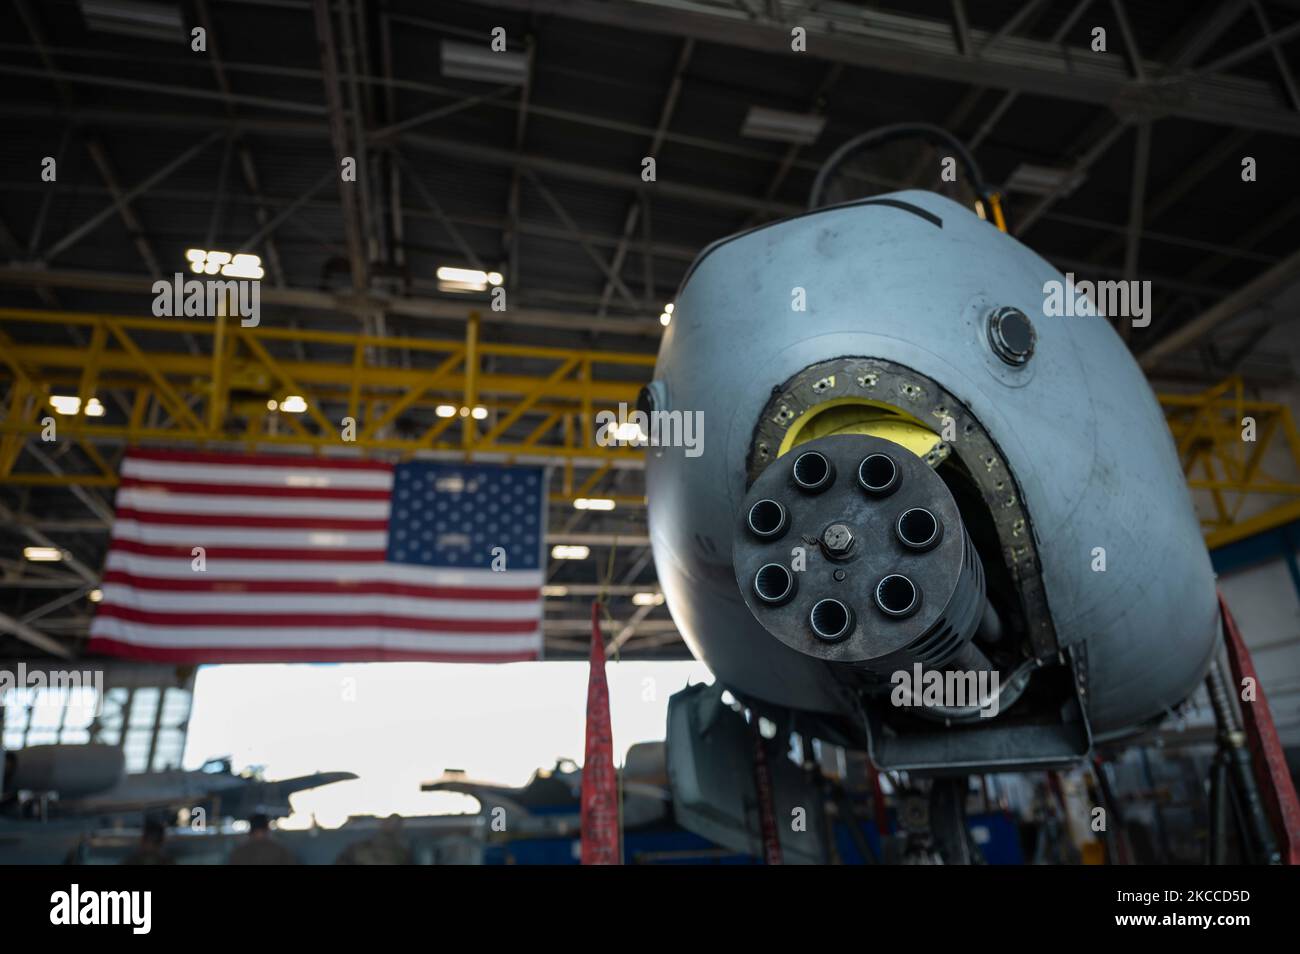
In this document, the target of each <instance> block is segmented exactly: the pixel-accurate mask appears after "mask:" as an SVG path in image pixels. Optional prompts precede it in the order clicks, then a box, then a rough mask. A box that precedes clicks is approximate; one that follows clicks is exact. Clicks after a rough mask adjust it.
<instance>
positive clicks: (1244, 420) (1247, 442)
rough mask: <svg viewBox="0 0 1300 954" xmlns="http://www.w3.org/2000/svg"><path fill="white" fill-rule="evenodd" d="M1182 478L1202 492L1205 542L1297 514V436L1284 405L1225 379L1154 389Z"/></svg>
mask: <svg viewBox="0 0 1300 954" xmlns="http://www.w3.org/2000/svg"><path fill="white" fill-rule="evenodd" d="M1159 398H1160V405H1161V407H1162V408H1163V409H1164V412H1165V416H1166V418H1167V419H1168V421H1169V430H1170V431H1171V432H1172V433H1173V435H1174V443H1175V445H1176V446H1177V448H1178V454H1179V458H1180V459H1181V461H1182V465H1183V471H1184V473H1185V474H1186V475H1187V485H1188V487H1190V488H1191V489H1192V491H1193V492H1194V494H1193V495H1194V496H1198V494H1197V493H1196V492H1201V493H1203V494H1204V498H1203V499H1208V502H1209V505H1210V507H1211V508H1212V509H1213V512H1214V513H1213V516H1212V517H1209V518H1205V519H1202V521H1201V522H1202V525H1203V526H1204V527H1205V536H1206V543H1207V544H1208V545H1209V546H1210V548H1211V549H1213V548H1215V547H1219V546H1223V545H1225V544H1228V543H1232V542H1233V541H1235V540H1241V539H1244V538H1245V537H1248V536H1251V535H1253V534H1256V533H1260V532H1262V531H1264V530H1270V529H1272V528H1273V527H1277V526H1281V525H1282V524H1285V523H1290V522H1291V521H1292V520H1296V519H1300V435H1298V434H1297V431H1296V425H1295V419H1294V417H1293V415H1292V413H1291V408H1290V407H1289V406H1288V405H1286V404H1282V403H1280V402H1276V401H1255V400H1248V399H1247V398H1246V397H1245V384H1244V383H1243V382H1242V380H1241V379H1240V378H1238V377H1231V378H1228V379H1226V380H1224V381H1222V382H1220V383H1219V384H1216V385H1215V386H1214V387H1212V388H1209V389H1207V390H1205V391H1202V392H1200V393H1199V394H1162V395H1160V396H1159Z"/></svg>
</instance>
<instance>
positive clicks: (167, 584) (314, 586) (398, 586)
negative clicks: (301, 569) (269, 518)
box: [104, 551, 539, 600]
mask: <svg viewBox="0 0 1300 954" xmlns="http://www.w3.org/2000/svg"><path fill="white" fill-rule="evenodd" d="M185 555H186V558H187V559H188V556H189V551H186V554H185ZM104 582H105V583H124V584H126V585H127V586H133V587H135V588H136V589H137V590H161V591H169V592H185V593H330V594H337V595H339V596H414V597H420V598H423V599H431V600H535V599H537V597H538V593H539V590H538V588H537V587H535V586H534V587H531V588H530V587H520V588H516V589H493V588H491V587H475V586H420V585H418V584H415V583H398V582H396V581H389V580H374V581H370V582H365V583H353V582H349V581H347V580H203V579H171V578H169V577H153V576H135V575H134V574H131V573H127V572H125V571H123V570H109V571H108V572H107V573H105V574H104Z"/></svg>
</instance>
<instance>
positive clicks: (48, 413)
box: [0, 308, 1300, 548]
mask: <svg viewBox="0 0 1300 954" xmlns="http://www.w3.org/2000/svg"><path fill="white" fill-rule="evenodd" d="M51 325H61V326H64V327H65V328H71V329H75V333H76V334H77V335H78V337H79V338H80V339H81V340H84V341H85V344H84V345H76V344H49V343H46V342H48V340H49V339H50V338H52V337H53V336H52V335H43V336H39V337H40V338H41V342H40V343H36V342H32V341H29V340H28V339H30V338H33V337H37V336H33V335H31V334H30V331H31V329H32V328H33V327H35V326H51ZM24 326H25V327H26V330H27V333H26V334H18V335H17V336H15V334H14V331H15V330H16V329H19V328H23V327H24ZM186 335H190V336H193V338H194V339H195V341H196V342H197V341H201V340H202V339H204V338H207V339H210V341H208V342H205V344H206V345H207V347H203V346H199V347H197V348H195V349H194V350H191V349H189V348H187V347H185V346H184V344H183V342H184V340H185V336H186ZM160 342H165V344H160ZM276 342H281V343H285V344H288V345H289V346H290V348H291V349H296V348H297V347H298V346H307V345H313V346H315V347H316V350H317V351H318V352H319V353H318V354H316V355H313V357H312V358H311V359H310V360H301V359H298V358H289V357H285V356H284V355H283V353H281V346H279V345H275V344H274V343H276ZM273 348H274V349H275V350H276V353H275V354H273V353H272V349H273ZM404 349H405V350H407V351H409V352H411V354H412V355H413V356H416V355H427V356H429V357H428V359H427V361H426V364H427V365H428V366H426V367H418V368H417V367H402V366H398V365H396V364H391V363H389V362H391V361H396V360H397V356H398V354H399V353H400V352H401V351H402V350H404ZM497 358H517V359H531V363H534V364H536V365H537V367H538V370H536V371H534V372H531V373H509V374H507V373H501V372H499V371H497V370H494V369H493V368H492V365H493V363H494V359H497ZM417 360H418V358H417ZM654 363H655V358H654V356H653V355H649V354H634V353H626V352H614V351H571V350H567V349H563V348H549V347H537V346H529V345H510V344H493V343H490V342H484V341H482V340H480V336H479V320H478V317H477V315H474V314H471V315H470V317H469V320H468V321H467V322H466V327H465V336H464V338H463V339H461V340H449V339H444V340H430V339H427V338H399V337H377V336H371V335H363V334H347V333H341V332H329V331H311V330H306V329H294V328H268V327H264V326H259V327H256V328H245V327H242V326H241V325H240V323H239V321H238V319H237V318H217V319H212V320H201V321H192V320H186V319H179V318H137V317H130V316H124V315H105V314H90V313H82V312H60V311H46V310H37V309H19V308H0V379H3V378H6V377H7V378H8V384H9V389H8V401H7V403H6V404H5V405H4V407H3V409H0V410H2V412H3V414H4V417H3V420H0V483H8V484H27V485H37V486H57V485H64V486H66V485H80V486H102V487H110V486H115V485H116V484H117V479H118V478H117V474H116V472H115V471H114V469H113V468H112V467H111V466H110V465H109V464H108V462H107V461H105V459H104V457H103V455H102V454H101V453H100V450H99V447H98V446H97V445H98V444H102V443H105V442H108V443H111V444H118V445H120V444H124V443H125V444H136V443H141V444H149V443H152V444H176V445H191V446H208V447H252V446H258V447H263V448H265V447H273V446H277V445H283V446H285V447H295V448H299V449H301V448H304V447H306V448H312V449H315V450H317V451H323V450H325V449H326V448H339V447H348V446H352V447H355V448H357V449H358V450H360V451H361V452H363V453H367V454H379V455H381V456H387V457H402V456H409V455H413V454H416V453H420V452H429V451H441V452H450V453H456V454H457V455H463V456H464V457H465V459H471V460H472V459H475V458H480V459H481V458H483V457H489V458H490V459H495V460H506V461H510V460H538V459H545V460H548V461H549V462H551V463H554V464H555V465H556V466H557V467H558V468H559V470H560V472H561V475H562V479H561V480H560V481H559V482H558V483H559V486H558V487H557V486H555V485H553V487H552V489H553V491H555V492H554V494H553V499H554V500H557V501H572V500H574V499H576V498H580V497H585V496H594V495H595V494H593V493H592V490H593V488H594V487H595V486H596V484H597V482H598V481H599V480H600V479H601V478H602V477H604V476H605V475H606V474H607V473H609V471H610V469H611V468H613V467H615V466H619V465H620V463H623V464H624V465H626V464H627V463H632V464H633V465H635V463H636V462H638V461H639V460H640V458H641V455H642V454H643V451H642V450H640V449H638V448H636V447H631V446H626V445H623V444H609V443H608V442H607V443H602V442H601V441H599V440H597V435H596V433H595V420H596V414H597V412H599V411H601V410H616V409H617V408H618V406H619V405H620V404H622V405H626V406H627V407H628V408H633V407H635V405H636V400H637V395H638V393H639V391H640V388H641V385H642V384H643V383H644V382H646V381H648V380H649V379H650V376H651V374H652V371H653V368H654ZM110 394H113V395H115V396H116V397H117V398H119V399H121V400H122V401H123V402H124V403H125V405H126V408H127V409H128V410H129V413H127V414H126V417H127V420H126V423H125V424H107V423H103V422H102V421H101V419H100V418H95V417H90V416H87V414H86V411H87V409H88V408H90V407H91V406H92V404H91V399H92V398H96V399H97V400H98V401H100V402H101V404H102V403H103V402H105V401H106V400H107V399H108V398H107V396H108V395H110ZM54 395H76V396H77V397H78V399H79V400H78V401H77V402H76V410H75V412H74V413H71V414H69V413H62V412H60V411H59V410H57V409H56V408H54V407H53V405H52V404H51V403H50V399H51V397H52V396H54ZM286 396H294V397H298V398H301V400H302V403H303V404H304V405H305V407H302V409H301V411H300V412H298V413H291V412H289V411H286V410H284V409H282V408H280V407H279V404H280V402H282V401H283V399H284V398H285V397H286ZM1159 400H1160V403H1161V406H1162V407H1163V408H1164V410H1165V414H1166V416H1167V418H1168V420H1169V426H1170V430H1171V431H1172V433H1173V435H1174V440H1175V443H1176V445H1177V447H1178V451H1179V454H1180V456H1181V459H1182V462H1183V469H1184V472H1185V473H1186V475H1187V481H1188V486H1189V487H1190V488H1191V489H1192V490H1193V492H1194V495H1195V496H1197V497H1198V498H1202V497H1203V498H1204V500H1206V501H1208V509H1210V510H1212V513H1211V515H1210V516H1208V517H1206V518H1205V519H1204V520H1203V524H1204V526H1205V530H1206V540H1207V543H1208V544H1209V546H1210V547H1211V548H1213V547H1216V546H1221V545H1223V544H1226V543H1230V542H1232V541H1234V540H1239V539H1242V538H1244V537H1247V536H1250V535H1251V534H1254V533H1259V532H1261V531H1263V530H1268V529H1270V528H1272V527H1276V526H1280V525H1282V524H1284V523H1288V522H1290V521H1292V520H1296V519H1300V436H1298V435H1297V431H1296V426H1295V422H1294V419H1293V417H1292V414H1291V410H1290V408H1289V407H1288V406H1287V405H1285V404H1281V403H1278V402H1270V401H1255V400H1247V399H1246V397H1245V395H1244V385H1243V383H1242V381H1241V380H1240V379H1239V378H1230V379H1228V380H1226V381H1224V382H1222V383H1220V384H1218V385H1216V386H1215V387H1213V388H1210V389H1208V390H1206V391H1204V392H1201V393H1198V394H1186V395H1182V394H1161V395H1159ZM271 402H275V404H276V407H275V408H274V409H272V408H271V407H270V406H269V404H270V403H271ZM322 402H327V403H328V404H329V405H330V406H332V407H342V408H343V409H344V414H342V415H340V417H341V418H351V420H352V422H353V426H352V428H351V433H350V436H351V438H352V439H350V440H345V434H346V433H347V431H346V430H345V421H344V420H343V419H340V420H331V419H329V418H327V417H326V415H325V413H324V411H323V403H322ZM67 407H68V405H66V404H65V405H64V410H66V409H67ZM439 408H441V409H442V410H441V414H440V413H439V411H438V409H439ZM476 408H483V409H485V410H486V416H485V417H483V418H482V419H480V418H476V417H475V416H474V413H473V412H474V409H476ZM417 409H420V410H423V411H425V413H424V414H423V415H421V418H420V419H421V421H428V420H430V419H431V418H432V419H433V420H434V423H431V424H424V425H422V426H421V429H420V431H419V433H414V432H411V431H410V430H409V428H408V429H405V430H404V432H403V433H394V425H395V424H398V423H399V422H401V421H402V420H403V415H406V414H408V412H412V411H415V410H417ZM430 412H432V413H430ZM449 412H450V413H449ZM480 414H482V412H480ZM442 415H446V416H442ZM50 417H53V418H54V419H55V421H56V424H57V432H58V436H59V438H60V439H61V440H70V441H73V442H75V443H76V445H77V446H78V447H79V448H80V449H81V450H82V451H83V452H84V453H85V455H86V456H87V458H88V459H89V460H90V461H91V462H93V464H94V466H95V467H96V468H97V471H98V472H97V473H75V474H61V475H59V474H51V473H49V472H47V471H42V472H39V473H38V472H25V471H18V470H16V469H15V467H16V465H17V463H18V460H19V458H20V451H21V449H22V447H23V445H24V444H25V443H26V441H28V440H29V439H32V438H34V437H35V438H39V437H40V435H41V432H42V429H43V425H42V421H43V420H45V419H48V418H50ZM1247 419H1249V423H1250V425H1251V426H1250V427H1249V428H1247V424H1246V422H1247ZM406 420H408V421H409V418H407V419H406ZM521 420H522V421H526V423H527V425H529V427H528V429H527V431H526V433H525V434H524V435H523V436H522V437H521V436H518V433H519V431H520V430H521V429H520V428H516V429H515V430H516V436H514V437H507V433H508V432H509V431H510V430H511V429H512V428H514V427H515V425H517V424H518V423H519V422H520V421H521ZM1247 434H1249V437H1253V440H1251V439H1247V438H1246V435H1247ZM1273 471H1278V473H1273ZM1283 471H1284V473H1282V472H1283ZM579 472H581V474H580V473H579ZM580 477H581V479H580ZM614 500H615V501H616V503H617V504H618V505H620V506H629V505H630V506H638V505H641V504H643V503H644V499H643V498H641V497H639V496H627V495H624V496H621V497H620V496H615V497H614Z"/></svg>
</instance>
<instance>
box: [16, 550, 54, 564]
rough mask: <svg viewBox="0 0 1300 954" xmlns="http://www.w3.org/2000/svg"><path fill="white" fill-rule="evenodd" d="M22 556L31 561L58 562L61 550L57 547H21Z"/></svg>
mask: <svg viewBox="0 0 1300 954" xmlns="http://www.w3.org/2000/svg"><path fill="white" fill-rule="evenodd" d="M23 558H24V559H26V560H31V561H32V562H33V563H58V562H60V561H61V560H62V559H63V551H62V550H60V549H59V548H58V547H23Z"/></svg>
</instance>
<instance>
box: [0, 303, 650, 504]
mask: <svg viewBox="0 0 1300 954" xmlns="http://www.w3.org/2000/svg"><path fill="white" fill-rule="evenodd" d="M52 325H57V326H62V327H68V326H75V327H80V328H84V329H86V330H87V331H88V332H89V334H90V340H91V345H90V347H88V348H86V347H80V346H77V345H74V344H51V343H49V340H48V339H49V336H48V333H46V332H44V331H43V330H42V329H45V328H48V327H49V326H52ZM478 327H479V326H478V321H477V319H476V318H475V317H471V320H470V322H469V323H468V325H467V333H466V337H465V339H464V340H454V339H444V340H430V339H427V338H403V337H381V336H373V335H359V334H345V333H338V332H326V331H311V330H305V329H290V328H266V327H256V328H245V327H242V326H241V325H240V323H239V321H238V320H237V319H235V318H219V319H215V320H186V319H168V318H135V317H128V316H120V315H103V314H87V313H76V312H72V313H70V312H52V311H40V310H25V309H14V308H4V309H0V335H4V338H3V339H0V340H3V341H4V348H3V351H4V363H3V364H0V373H4V372H7V374H6V375H5V377H0V381H4V380H6V378H7V382H8V385H9V388H8V401H7V403H6V415H5V419H4V421H3V423H0V482H5V483H15V484H29V485H60V484H63V485H81V486H113V485H115V484H116V475H115V474H114V473H113V471H112V468H111V467H109V466H108V464H107V462H106V461H105V460H104V459H103V458H102V457H101V456H100V455H99V452H98V451H97V450H96V449H95V445H97V444H103V443H109V444H118V445H120V444H134V443H173V444H179V445H205V446H212V445H221V444H229V445H242V446H245V447H249V446H284V447H289V446H295V447H299V448H311V449H313V450H316V451H324V450H327V449H337V450H341V451H346V450H348V449H352V448H355V449H358V450H361V451H363V452H381V453H383V454H384V455H385V456H390V457H395V456H404V455H410V454H414V453H421V452H437V451H453V450H454V451H456V452H458V453H459V454H463V455H465V456H467V457H469V458H470V459H475V458H479V459H482V458H487V459H504V460H521V461H522V460H529V461H534V460H544V461H547V462H550V463H558V464H563V465H564V468H565V481H564V485H565V488H566V491H569V490H571V489H572V488H573V487H574V484H575V481H574V477H573V471H574V469H575V468H583V469H586V470H591V471H593V476H592V478H591V479H588V480H586V481H585V482H584V483H582V484H581V486H579V487H578V489H577V491H576V493H571V494H569V496H582V494H583V493H584V492H589V491H590V490H591V489H592V488H593V487H594V486H595V485H596V481H597V480H598V479H599V478H600V477H602V476H604V475H605V474H606V473H608V471H609V470H611V469H613V468H639V467H640V466H641V465H642V462H643V453H642V451H640V450H638V449H637V448H634V447H628V446H620V445H610V446H605V445H604V444H602V442H601V441H599V440H597V435H596V433H595V427H594V419H595V415H596V413H598V412H599V411H601V410H605V409H609V410H613V411H615V413H617V409H618V407H619V405H620V404H621V405H625V406H628V407H632V406H634V405H635V403H636V399H637V395H638V393H639V391H640V388H641V386H642V385H643V384H644V383H645V382H646V381H648V380H649V378H650V375H651V371H652V368H653V366H654V361H655V359H654V356H653V355H648V354H635V353H624V352H610V351H570V350H565V349H561V348H546V347H534V346H527V345H511V344H495V343H492V342H490V341H480V340H479V336H478ZM185 335H192V336H194V338H195V339H196V340H197V341H198V342H200V345H201V347H200V352H199V353H197V354H195V353H191V352H189V351H188V350H183V349H182V346H181V344H180V341H181V338H182V337H183V336H185ZM299 346H301V347H304V348H311V349H312V350H313V352H314V355H313V356H312V357H311V358H310V359H306V360H304V359H299V358H296V357H288V356H286V353H287V352H289V351H291V350H293V349H294V348H296V347H299ZM399 349H404V350H405V351H407V352H408V353H409V354H411V355H412V358H413V360H412V366H410V367H406V368H402V367H389V366H384V365H379V364H376V363H374V359H375V356H376V355H380V354H382V353H383V352H385V351H390V350H391V351H397V350H399ZM421 364H427V365H428V366H427V367H421V366H420V365H421ZM109 392H113V393H116V394H119V395H122V396H123V397H124V404H125V406H127V407H130V408H131V412H130V414H114V415H108V414H105V415H104V416H102V417H99V418H88V417H86V416H85V414H84V410H85V408H86V407H87V406H88V405H89V401H90V399H91V398H93V397H95V396H96V394H97V393H98V394H107V393H109ZM58 393H63V394H69V395H79V396H80V398H81V404H80V409H79V410H78V412H77V413H76V414H71V415H61V416H58V417H57V418H56V420H57V424H58V434H59V437H60V438H61V439H63V438H66V439H70V440H73V441H76V442H77V443H78V445H79V446H81V447H82V448H83V450H84V451H85V452H86V454H87V456H88V457H90V458H91V460H92V461H93V462H94V463H95V464H96V472H92V473H82V474H65V475H52V474H49V473H25V472H18V471H17V470H16V469H15V465H16V463H17V461H18V460H19V458H20V456H21V447H22V442H24V441H25V440H26V439H27V438H29V437H32V436H36V435H38V434H40V432H41V429H42V424H41V421H42V419H43V418H45V417H47V416H49V415H52V414H54V413H55V412H54V410H53V408H52V407H51V405H50V403H49V396H50V395H51V394H58ZM289 395H296V396H299V397H301V398H302V399H303V400H304V402H305V403H306V408H305V409H304V413H288V412H284V411H282V410H279V409H278V408H276V409H271V408H269V406H268V402H270V401H275V402H277V404H278V403H279V402H281V401H283V399H284V398H285V397H286V396H289ZM448 408H454V409H455V410H454V413H451V414H448V413H447V409H448ZM475 408H483V409H484V411H480V412H479V413H480V414H483V413H484V412H486V417H485V419H484V420H483V421H482V422H481V423H480V421H479V420H478V419H476V418H475V417H474V416H473V409H475ZM349 417H350V418H352V419H353V421H354V425H353V426H352V428H351V433H350V434H349V435H348V437H350V438H351V439H348V438H345V433H346V432H347V427H346V424H345V420H344V419H345V418H349ZM444 435H445V436H444ZM15 438H17V440H15ZM557 499H566V497H565V495H564V494H561V495H558V496H557ZM615 499H616V500H619V501H621V502H623V503H629V504H640V503H642V502H643V499H642V498H641V497H639V496H635V497H634V496H631V495H625V496H624V497H621V498H620V497H615Z"/></svg>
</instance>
